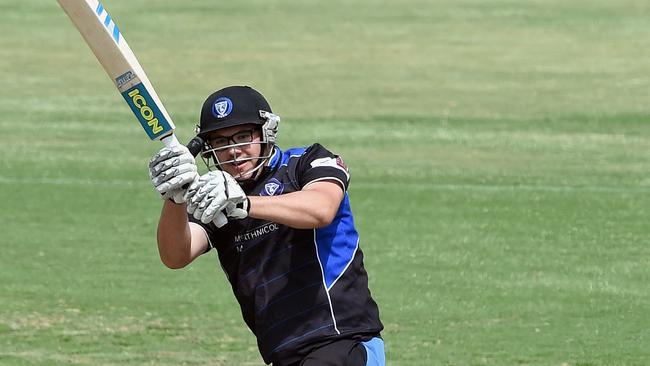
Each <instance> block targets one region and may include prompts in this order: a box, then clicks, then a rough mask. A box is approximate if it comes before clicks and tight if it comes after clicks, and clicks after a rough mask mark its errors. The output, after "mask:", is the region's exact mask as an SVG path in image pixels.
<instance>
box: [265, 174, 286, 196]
mask: <svg viewBox="0 0 650 366" xmlns="http://www.w3.org/2000/svg"><path fill="white" fill-rule="evenodd" d="M283 191H284V184H282V183H280V181H279V180H277V179H275V178H272V179H271V180H269V181H268V183H266V184H265V185H264V189H263V190H262V192H260V195H261V196H278V195H281V194H282V192H283Z"/></svg>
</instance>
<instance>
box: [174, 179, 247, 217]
mask: <svg viewBox="0 0 650 366" xmlns="http://www.w3.org/2000/svg"><path fill="white" fill-rule="evenodd" d="M185 199H186V201H187V212H188V213H189V214H191V215H192V216H193V217H194V218H195V219H197V220H200V221H201V222H203V223H205V224H207V223H209V222H212V221H215V219H218V216H221V215H223V211H224V210H225V212H226V214H227V215H228V216H229V217H231V218H234V219H242V218H245V217H246V216H248V206H249V205H248V198H247V197H246V194H245V193H244V191H243V190H242V189H241V187H240V186H239V184H237V181H235V179H234V178H233V177H232V176H231V175H230V174H228V173H226V172H223V171H212V172H209V173H207V174H204V175H202V176H201V177H199V179H198V180H196V181H195V182H194V183H192V185H191V186H190V188H188V190H187V193H186V194H185ZM242 211H243V212H242Z"/></svg>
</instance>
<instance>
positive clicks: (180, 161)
mask: <svg viewBox="0 0 650 366" xmlns="http://www.w3.org/2000/svg"><path fill="white" fill-rule="evenodd" d="M149 178H151V182H152V183H153V185H154V187H155V189H156V191H157V192H158V193H159V194H160V195H161V196H162V198H163V199H172V200H173V201H174V202H176V203H182V202H185V200H184V197H185V196H184V193H185V189H184V188H183V187H184V186H186V185H187V184H189V183H192V182H193V181H194V180H196V179H197V178H198V173H197V167H196V161H195V159H194V156H193V155H192V154H191V153H190V151H189V150H188V149H187V148H186V147H185V146H183V145H176V146H172V147H163V148H162V149H160V151H158V153H157V154H156V155H154V156H153V157H152V158H151V160H149Z"/></svg>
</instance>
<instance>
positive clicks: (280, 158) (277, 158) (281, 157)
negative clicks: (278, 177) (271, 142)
mask: <svg viewBox="0 0 650 366" xmlns="http://www.w3.org/2000/svg"><path fill="white" fill-rule="evenodd" d="M305 151H307V148H306V147H295V148H292V149H289V150H287V151H282V150H280V148H279V147H277V146H276V147H275V151H273V155H272V156H271V161H270V162H269V166H270V167H271V168H277V167H279V166H283V165H287V164H289V160H290V159H291V158H297V157H301V156H302V155H303V154H304V153H305ZM278 164H279V166H278Z"/></svg>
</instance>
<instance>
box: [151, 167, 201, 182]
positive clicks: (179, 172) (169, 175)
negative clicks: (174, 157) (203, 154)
mask: <svg viewBox="0 0 650 366" xmlns="http://www.w3.org/2000/svg"><path fill="white" fill-rule="evenodd" d="M186 173H194V174H192V176H193V178H196V175H197V174H196V173H197V170H196V165H195V164H183V165H180V166H176V167H173V168H169V169H167V170H165V171H163V172H161V173H160V174H158V175H157V176H155V177H153V178H151V181H152V182H153V184H154V185H155V186H156V187H158V186H160V185H162V184H163V183H167V182H169V183H171V181H173V180H174V178H176V177H179V176H183V175H186ZM193 181H194V179H192V180H190V181H187V182H185V181H184V182H183V184H186V183H191V182H193ZM171 184H173V183H171Z"/></svg>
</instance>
